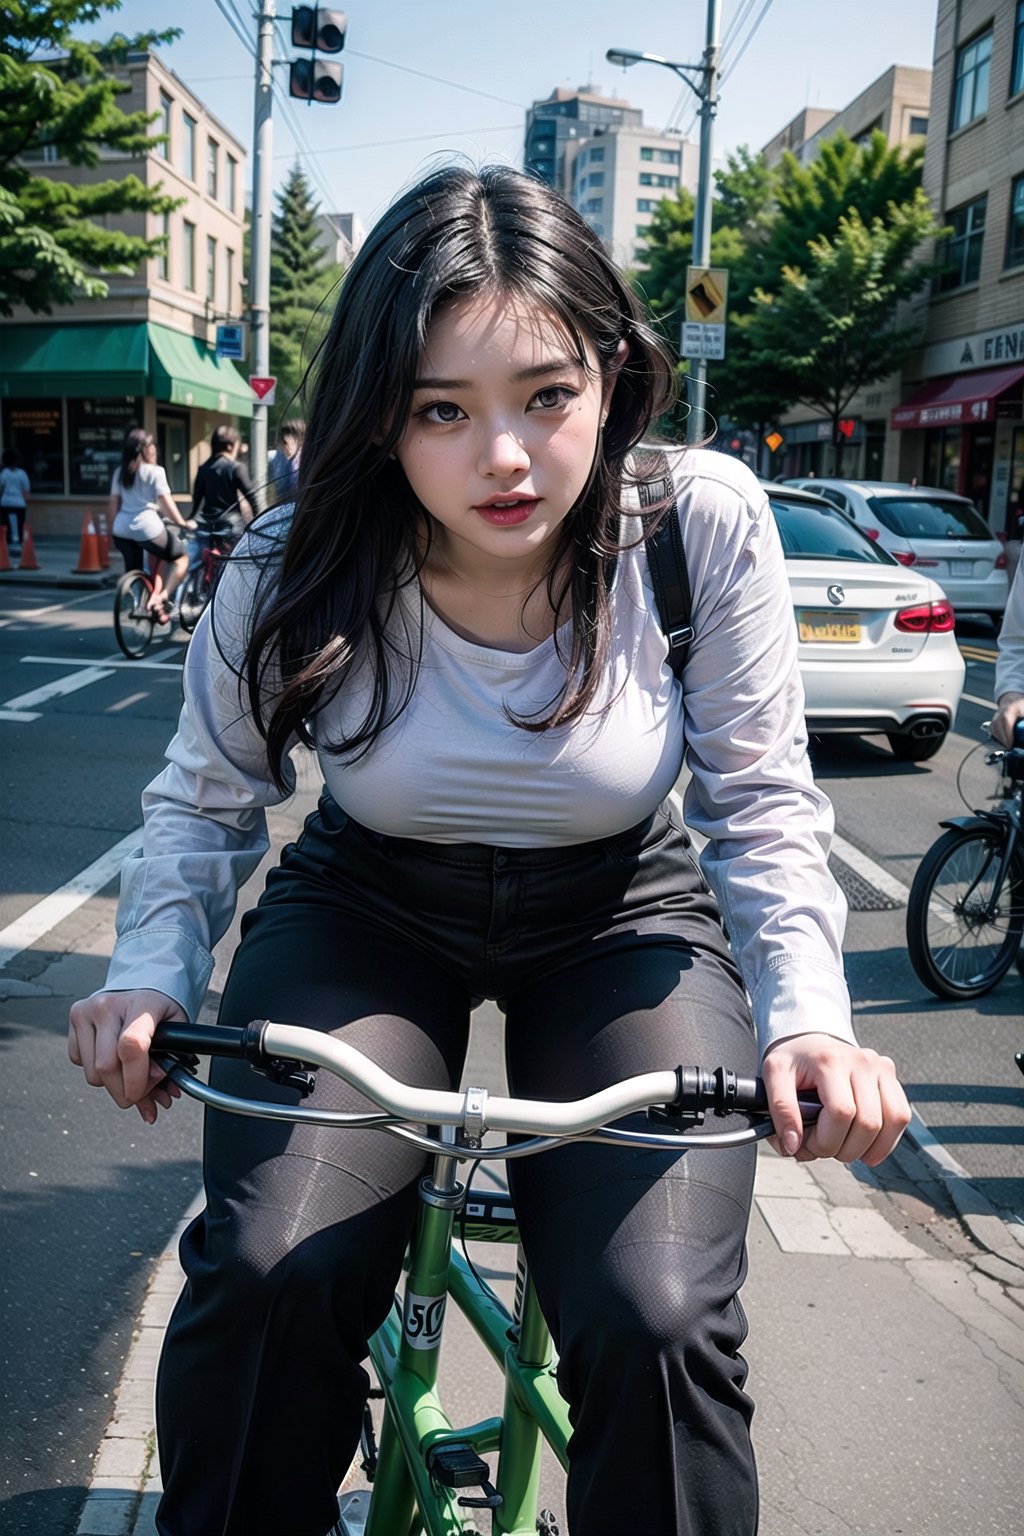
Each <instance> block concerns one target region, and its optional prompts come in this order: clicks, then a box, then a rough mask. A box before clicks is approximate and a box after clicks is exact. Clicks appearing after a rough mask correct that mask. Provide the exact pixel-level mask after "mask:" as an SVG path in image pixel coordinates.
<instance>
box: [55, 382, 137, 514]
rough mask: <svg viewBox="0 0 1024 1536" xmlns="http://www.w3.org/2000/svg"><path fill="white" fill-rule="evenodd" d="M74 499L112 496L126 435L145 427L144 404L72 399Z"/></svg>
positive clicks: (70, 433)
mask: <svg viewBox="0 0 1024 1536" xmlns="http://www.w3.org/2000/svg"><path fill="white" fill-rule="evenodd" d="M67 404H68V449H69V453H70V457H71V494H72V496H109V494H110V477H111V475H112V474H113V473H114V470H115V469H116V468H117V466H118V464H119V463H120V462H121V446H122V444H123V443H124V439H125V433H126V432H128V431H130V429H131V428H132V427H141V425H142V401H141V400H133V399H125V398H121V399H119V400H69V401H68V403H67Z"/></svg>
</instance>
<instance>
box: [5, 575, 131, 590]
mask: <svg viewBox="0 0 1024 1536" xmlns="http://www.w3.org/2000/svg"><path fill="white" fill-rule="evenodd" d="M116 584H117V575H116V574H114V575H111V574H110V572H109V571H99V572H97V573H96V574H95V575H82V576H80V575H78V574H77V573H76V572H75V571H68V572H67V573H66V574H65V575H59V576H58V575H50V574H49V572H47V571H44V570H38V571H0V585H5V586H11V587H63V588H73V587H80V588H84V589H88V588H94V589H96V590H101V589H102V588H104V587H113V586H116Z"/></svg>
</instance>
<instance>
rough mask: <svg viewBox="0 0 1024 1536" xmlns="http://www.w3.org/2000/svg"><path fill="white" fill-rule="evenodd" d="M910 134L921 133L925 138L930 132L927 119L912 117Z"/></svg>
mask: <svg viewBox="0 0 1024 1536" xmlns="http://www.w3.org/2000/svg"><path fill="white" fill-rule="evenodd" d="M910 132H911V133H919V134H921V135H922V137H923V136H924V135H925V134H926V133H927V132H928V119H927V118H926V117H912V118H911V119H910Z"/></svg>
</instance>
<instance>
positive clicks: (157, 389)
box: [146, 322, 252, 416]
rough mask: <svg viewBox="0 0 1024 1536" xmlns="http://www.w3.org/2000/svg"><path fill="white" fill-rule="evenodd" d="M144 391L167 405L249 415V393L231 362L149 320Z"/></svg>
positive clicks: (250, 411) (206, 347) (192, 338)
mask: <svg viewBox="0 0 1024 1536" xmlns="http://www.w3.org/2000/svg"><path fill="white" fill-rule="evenodd" d="M146 329H147V331H148V332H149V377H150V388H149V390H148V393H149V394H151V395H154V396H155V397H156V399H157V400H166V401H167V402H168V403H169V404H171V405H190V406H196V407H199V408H201V409H203V410H207V411H224V412H226V413H227V414H228V415H230V416H251V415H252V395H251V394H250V392H249V385H248V382H247V380H245V379H243V378H242V375H241V374H240V373H239V372H238V369H237V368H236V367H235V365H234V363H232V362H230V361H229V360H228V359H227V358H226V357H218V356H217V354H216V352H214V350H213V348H212V347H208V346H206V345H205V344H204V343H203V342H201V341H199V340H198V339H197V338H196V337H195V336H186V335H184V334H183V333H182V332H181V331H172V330H169V329H168V328H167V326H166V325H155V324H153V323H152V322H150V324H149V325H147V327H146Z"/></svg>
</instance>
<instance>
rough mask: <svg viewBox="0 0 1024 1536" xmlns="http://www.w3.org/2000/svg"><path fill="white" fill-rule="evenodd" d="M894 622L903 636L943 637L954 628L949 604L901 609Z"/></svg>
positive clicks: (954, 617) (921, 604)
mask: <svg viewBox="0 0 1024 1536" xmlns="http://www.w3.org/2000/svg"><path fill="white" fill-rule="evenodd" d="M895 622H896V628H897V629H901V630H902V631H903V633H904V634H905V635H936V634H938V635H943V634H948V633H949V631H950V630H951V629H954V628H955V627H956V615H955V614H954V612H953V606H952V604H951V603H946V602H941V603H919V604H918V605H917V606H916V607H914V608H901V609H900V611H899V613H897V615H896V621H895Z"/></svg>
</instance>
